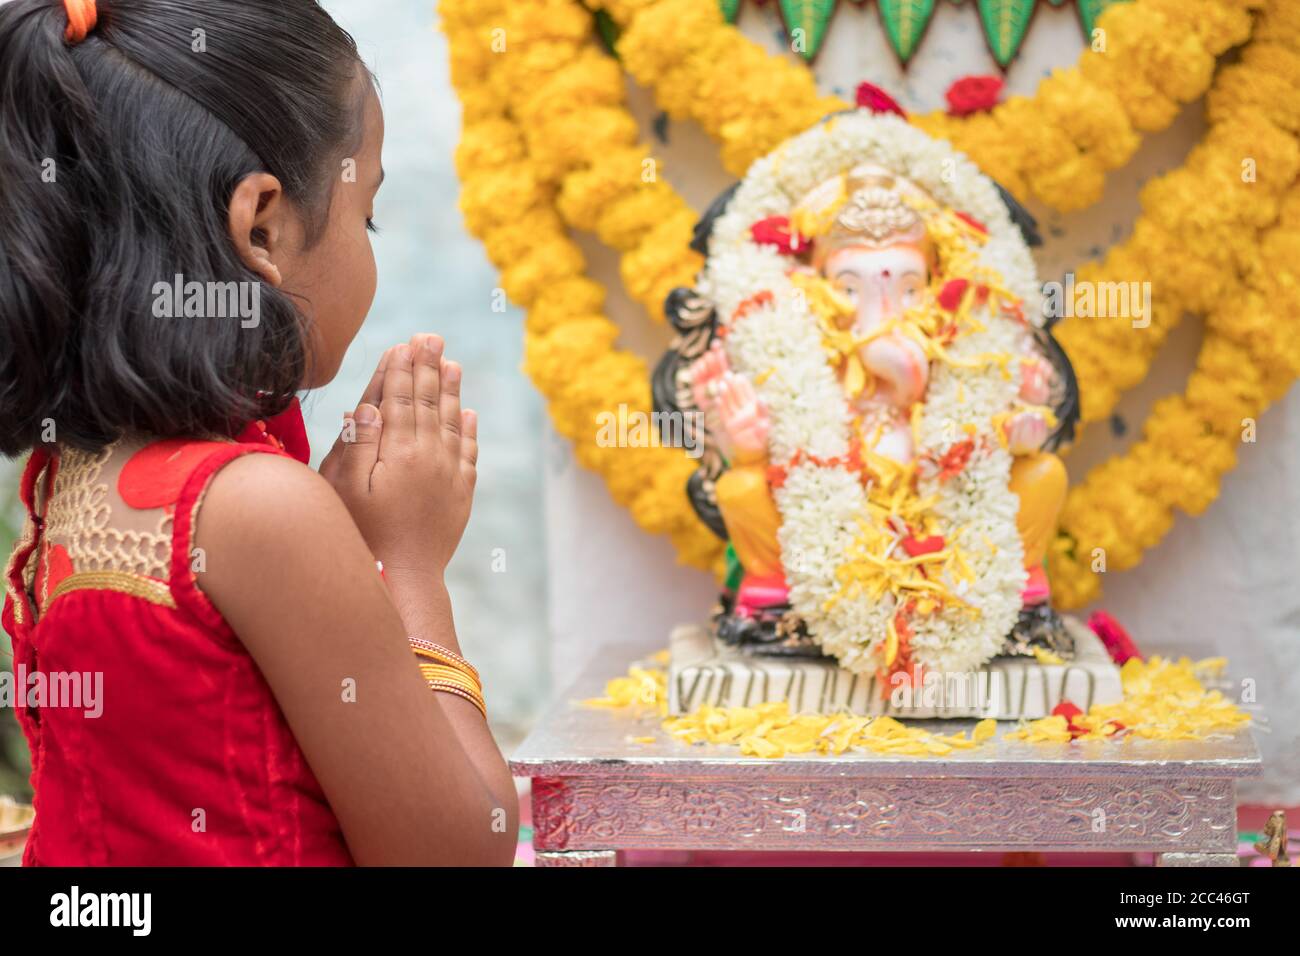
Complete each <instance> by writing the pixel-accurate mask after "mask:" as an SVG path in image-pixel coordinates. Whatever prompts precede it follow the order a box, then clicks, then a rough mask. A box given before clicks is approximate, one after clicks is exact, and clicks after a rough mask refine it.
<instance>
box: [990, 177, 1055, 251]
mask: <svg viewBox="0 0 1300 956" xmlns="http://www.w3.org/2000/svg"><path fill="white" fill-rule="evenodd" d="M989 182H991V183H993V185H994V186H996V187H997V190H998V195H999V196H1001V197H1002V202H1003V203H1005V204H1006V207H1007V212H1008V213H1010V214H1011V221H1012V222H1013V223H1014V224H1015V226H1016V228H1017V229H1019V230H1020V235H1021V237H1022V238H1023V239H1024V240H1025V245H1027V246H1029V248H1031V249H1035V248H1037V247H1038V246H1041V245H1042V244H1043V235H1042V233H1040V232H1039V231H1038V220H1037V219H1035V218H1034V217H1033V216H1031V215H1030V214H1029V210H1028V209H1026V208H1025V207H1024V206H1022V205H1020V200H1018V199H1016V197H1015V196H1013V195H1011V193H1009V192H1007V190H1005V189H1004V188H1002V184H1001V183H999V182H998V181H997V180H994V179H990V180H989Z"/></svg>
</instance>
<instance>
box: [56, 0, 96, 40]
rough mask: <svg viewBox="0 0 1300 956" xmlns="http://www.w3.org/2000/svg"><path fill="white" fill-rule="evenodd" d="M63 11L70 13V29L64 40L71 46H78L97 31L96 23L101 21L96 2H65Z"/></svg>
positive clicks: (75, 0)
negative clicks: (91, 33)
mask: <svg viewBox="0 0 1300 956" xmlns="http://www.w3.org/2000/svg"><path fill="white" fill-rule="evenodd" d="M63 9H65V10H66V11H68V29H67V30H66V31H64V34H63V38H64V39H65V40H67V41H68V42H69V43H71V44H74V45H75V44H78V43H80V42H81V41H82V40H84V39H86V34H87V33H89V32H90V31H91V30H93V29H95V22H96V21H97V20H98V19H99V10H98V8H96V6H95V0H63Z"/></svg>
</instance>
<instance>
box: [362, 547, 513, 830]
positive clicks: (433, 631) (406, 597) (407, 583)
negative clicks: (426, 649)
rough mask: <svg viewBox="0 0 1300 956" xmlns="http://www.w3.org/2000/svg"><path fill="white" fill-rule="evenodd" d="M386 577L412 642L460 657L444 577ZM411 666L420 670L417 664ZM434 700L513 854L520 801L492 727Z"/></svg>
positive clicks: (465, 705) (462, 703) (464, 708)
mask: <svg viewBox="0 0 1300 956" xmlns="http://www.w3.org/2000/svg"><path fill="white" fill-rule="evenodd" d="M385 577H386V578H387V580H388V585H389V591H390V592H391V593H392V595H393V601H394V603H395V604H396V605H397V610H398V613H399V614H401V616H402V623H403V624H405V625H406V627H407V630H408V631H409V632H410V636H411V637H419V638H423V639H424V640H426V641H432V642H433V643H435V644H440V645H442V646H443V647H445V648H447V649H448V650H450V651H455V652H456V653H457V654H460V653H461V650H460V642H459V640H458V639H457V637H456V624H455V620H454V618H453V616H452V609H451V596H450V595H449V594H448V593H447V586H446V584H445V583H444V581H443V580H442V578H441V576H437V575H422V574H414V575H411V574H407V573H404V572H398V573H391V572H386V573H385ZM411 666H413V667H414V666H415V662H414V660H412V665H411ZM434 696H435V699H436V700H437V701H438V703H439V705H440V706H441V707H442V710H443V713H445V714H446V715H447V719H448V720H449V721H450V722H451V725H452V727H453V728H454V729H455V731H456V736H457V738H458V739H459V740H460V742H461V745H462V746H463V747H464V748H465V753H466V754H467V755H468V756H469V758H470V760H471V761H472V762H473V764H474V767H475V768H476V769H477V770H478V774H479V779H480V780H482V782H483V785H484V787H485V788H486V789H487V791H488V793H489V794H490V795H491V798H492V801H491V802H492V806H491V807H490V808H489V810H490V819H489V820H488V821H487V825H489V826H491V828H492V830H491V832H492V833H493V834H504V836H502V841H503V842H508V843H509V845H510V847H511V853H513V848H514V845H515V841H516V839H517V834H518V831H519V800H518V795H517V794H516V792H515V786H514V778H513V777H511V775H510V768H509V767H508V766H507V765H506V762H505V758H504V757H502V756H501V751H500V750H499V749H498V747H497V744H496V741H495V740H493V739H492V733H491V731H490V730H489V729H488V724H487V721H486V720H484V719H483V715H482V714H481V713H479V710H478V708H477V707H475V706H474V705H473V704H471V703H470V702H469V701H467V700H463V699H461V698H460V697H457V696H455V695H454V694H435V695H434Z"/></svg>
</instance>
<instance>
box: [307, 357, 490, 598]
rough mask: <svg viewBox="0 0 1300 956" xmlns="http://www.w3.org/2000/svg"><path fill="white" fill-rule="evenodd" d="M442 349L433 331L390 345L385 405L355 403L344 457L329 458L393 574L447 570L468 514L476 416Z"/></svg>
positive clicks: (336, 481)
mask: <svg viewBox="0 0 1300 956" xmlns="http://www.w3.org/2000/svg"><path fill="white" fill-rule="evenodd" d="M442 349H443V342H442V339H441V338H439V337H438V336H436V335H417V336H415V337H414V338H412V339H411V342H410V344H409V345H399V346H396V347H395V348H393V349H390V350H389V351H388V354H387V355H386V356H385V359H384V362H383V363H381V369H380V370H379V371H377V372H376V377H377V378H378V377H381V378H382V382H381V385H380V390H381V393H380V401H379V405H378V407H376V406H375V405H374V404H373V403H371V402H362V403H361V405H359V406H358V407H357V410H356V414H355V416H354V418H353V419H352V421H351V422H350V423H345V428H344V432H345V434H344V441H343V451H342V455H341V457H340V458H339V459H338V460H337V461H336V462H335V463H333V464H332V465H331V467H330V468H329V469H326V468H325V467H324V466H322V473H323V474H325V475H326V477H327V478H328V479H329V481H330V483H331V484H332V485H333V486H334V489H335V491H337V492H338V494H339V496H340V497H341V498H342V499H343V501H344V503H345V504H346V505H347V507H348V511H349V512H351V514H352V518H353V520H354V521H356V523H357V527H358V528H359V529H360V530H361V534H362V536H363V537H364V538H365V539H366V543H367V544H368V545H369V546H370V550H371V551H372V552H373V553H374V555H375V557H376V558H378V559H379V560H380V561H381V562H383V565H384V571H385V573H386V574H387V575H388V576H389V578H390V582H391V581H392V579H393V578H395V577H401V576H406V577H410V578H414V579H418V580H421V581H431V580H433V579H437V578H441V575H442V573H443V571H444V570H445V569H446V567H447V562H449V561H450V560H451V556H452V554H453V553H454V552H455V550H456V546H457V545H458V544H459V543H460V538H461V535H462V534H463V533H464V531H465V525H466V523H467V522H468V520H469V512H470V505H471V503H472V501H473V497H474V485H475V482H476V480H477V468H476V462H477V459H478V420H477V417H476V415H475V414H474V412H472V411H462V410H461V407H460V385H461V369H460V366H459V365H458V364H457V363H456V362H452V361H449V360H447V359H445V358H444V357H443V354H442ZM381 373H382V376H381ZM349 431H350V432H351V435H350V438H349V435H348V432H349ZM331 454H333V453H331Z"/></svg>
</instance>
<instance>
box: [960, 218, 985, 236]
mask: <svg viewBox="0 0 1300 956" xmlns="http://www.w3.org/2000/svg"><path fill="white" fill-rule="evenodd" d="M953 215H954V216H956V217H957V218H958V219H960V220H961V221H962V222H964V223H966V225H968V226H970V227H971V228H972V229H974V230H975V231H976V232H979V233H982V234H984V235H986V236H987V235H988V234H989V227H988V226H986V225H984V223H982V222H980V221H979V220H978V219H976V218H975V217H974V216H972V215H971V214H970V213H968V212H954V213H953Z"/></svg>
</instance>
